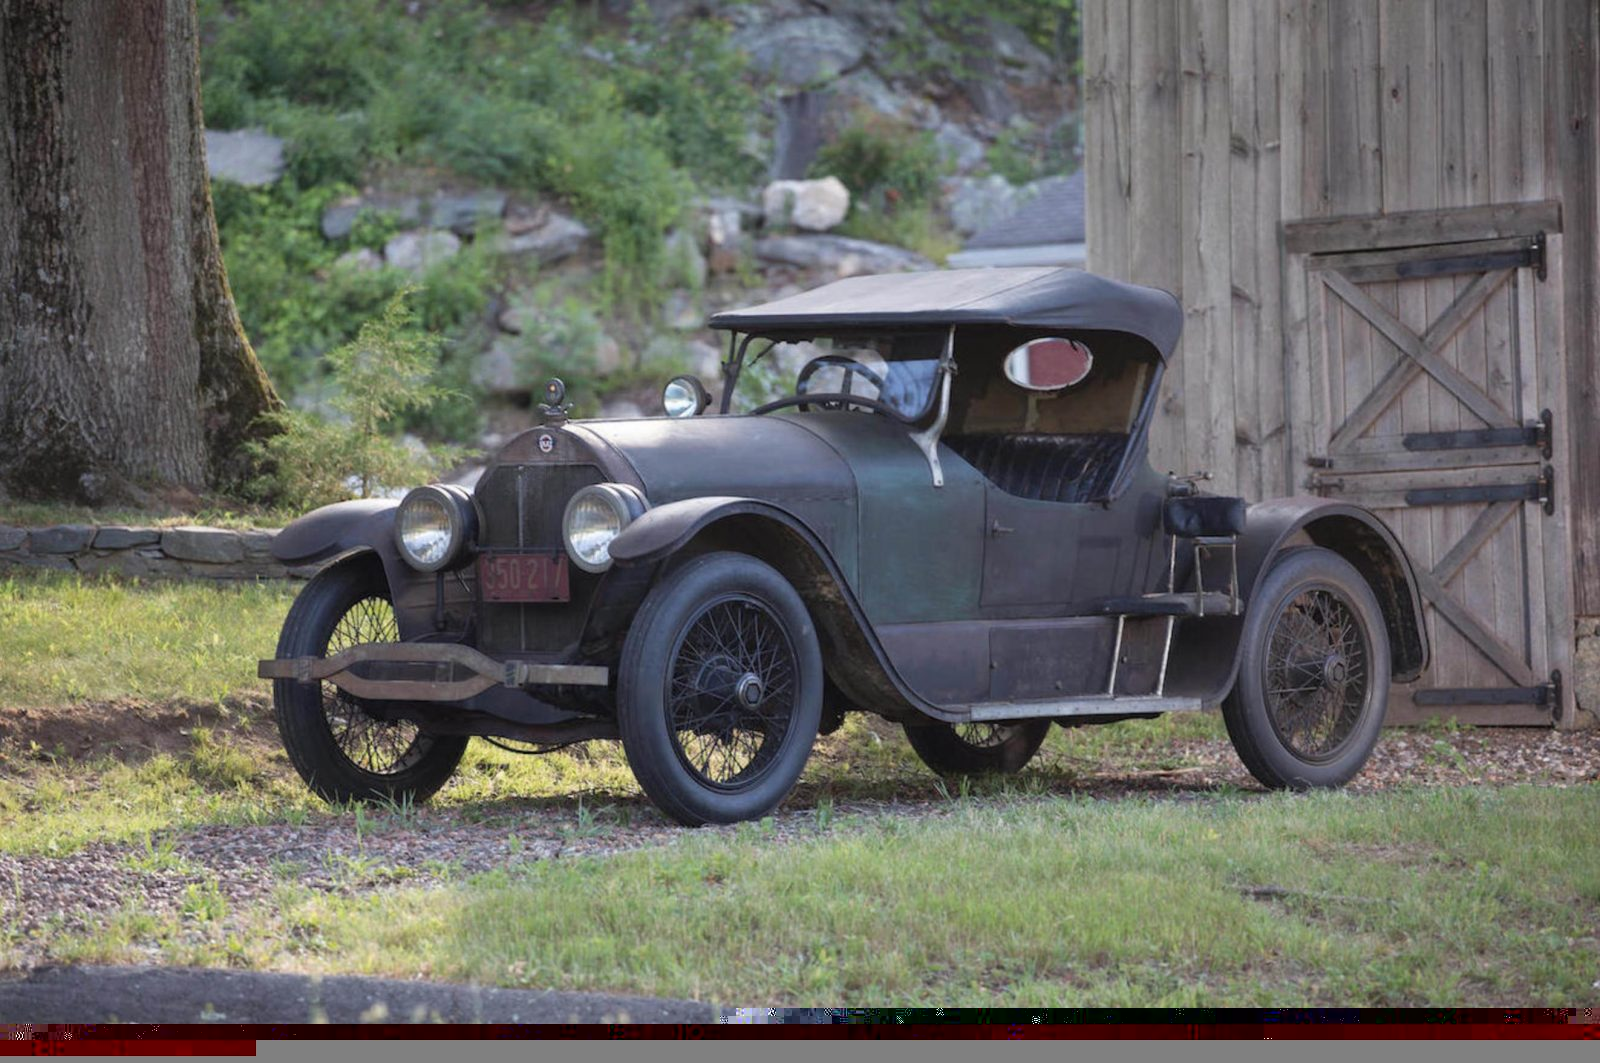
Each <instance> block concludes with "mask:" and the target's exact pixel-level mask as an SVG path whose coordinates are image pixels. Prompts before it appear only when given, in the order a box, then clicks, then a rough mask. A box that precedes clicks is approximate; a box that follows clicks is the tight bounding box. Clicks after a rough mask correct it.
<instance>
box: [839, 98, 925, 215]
mask: <svg viewBox="0 0 1600 1063" xmlns="http://www.w3.org/2000/svg"><path fill="white" fill-rule="evenodd" d="M948 171H949V165H948V164H947V163H946V161H945V159H944V155H943V154H942V153H941V152H940V150H939V145H938V143H937V142H936V141H935V140H934V139H933V134H932V133H929V132H926V131H924V130H917V129H913V128H912V127H910V126H908V125H906V124H905V123H903V122H899V121H896V120H895V119H893V118H889V117H887V116H885V115H881V114H878V113H876V112H873V111H861V112H858V113H857V114H856V115H855V117H854V119H853V120H852V122H851V124H850V125H849V126H847V127H846V128H845V129H844V131H843V132H841V133H840V134H839V135H838V136H837V137H836V138H834V139H833V140H832V141H831V142H829V143H828V144H825V145H823V147H822V150H820V151H819V152H817V158H816V161H815V162H813V163H812V164H811V173H812V175H813V176H815V177H825V176H828V175H830V174H831V175H832V176H834V177H837V178H839V180H841V181H843V182H844V184H845V187H846V188H848V189H850V205H851V209H852V210H855V209H857V208H870V209H872V210H875V211H878V212H881V213H889V212H893V211H896V210H905V209H912V208H916V207H920V206H924V205H926V204H928V203H931V202H933V200H934V198H935V197H936V196H937V195H938V194H939V179H940V178H941V177H943V176H944V175H945V173H947V172H948Z"/></svg>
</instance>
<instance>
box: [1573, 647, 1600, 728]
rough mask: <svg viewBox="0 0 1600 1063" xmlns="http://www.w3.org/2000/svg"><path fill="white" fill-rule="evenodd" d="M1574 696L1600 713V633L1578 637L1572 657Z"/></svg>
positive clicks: (1582, 704) (1584, 705)
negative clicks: (1576, 646)
mask: <svg viewBox="0 0 1600 1063" xmlns="http://www.w3.org/2000/svg"><path fill="white" fill-rule="evenodd" d="M1572 671H1573V673H1574V676H1573V696H1574V697H1576V698H1577V699H1578V705H1579V707H1580V708H1583V709H1585V710H1587V711H1589V712H1593V713H1600V635H1586V636H1584V637H1582V638H1580V639H1578V648H1577V651H1576V652H1575V653H1574V654H1573V658H1572Z"/></svg>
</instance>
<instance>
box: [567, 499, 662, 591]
mask: <svg viewBox="0 0 1600 1063" xmlns="http://www.w3.org/2000/svg"><path fill="white" fill-rule="evenodd" d="M644 510H645V503H644V497H643V496H642V495H640V494H639V492H638V491H636V490H634V489H633V488H631V487H628V486H627V485H625V484H594V485H592V486H590V487H585V488H584V489H583V490H581V491H579V492H578V493H577V494H575V495H573V496H572V498H571V500H570V501H568V502H567V512H566V516H565V517H563V518H562V521H561V529H562V537H563V538H564V539H565V540H566V544H567V556H568V557H570V558H572V563H573V564H574V565H577V566H578V567H579V568H581V569H583V570H584V571H585V572H604V571H605V570H606V569H608V568H610V567H611V540H613V539H615V538H616V537H617V536H618V535H620V534H622V529H623V528H626V527H627V526H628V525H629V524H632V523H633V520H634V518H635V517H637V516H639V515H640V514H641V513H643V512H644Z"/></svg>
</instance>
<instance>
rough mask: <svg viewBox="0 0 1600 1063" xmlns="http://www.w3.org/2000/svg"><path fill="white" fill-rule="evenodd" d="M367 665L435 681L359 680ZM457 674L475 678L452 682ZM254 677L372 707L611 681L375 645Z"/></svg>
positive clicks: (567, 668) (268, 665) (279, 663)
mask: <svg viewBox="0 0 1600 1063" xmlns="http://www.w3.org/2000/svg"><path fill="white" fill-rule="evenodd" d="M369 663H377V664H388V665H394V666H424V667H426V666H432V667H433V668H434V670H435V676H436V678H434V679H431V680H425V679H398V678H384V677H382V676H381V675H380V676H371V675H363V674H361V673H360V667H361V666H362V665H365V664H369ZM457 668H463V669H466V670H467V671H468V672H470V673H471V674H470V675H468V676H466V677H464V678H454V676H455V672H456V669H457ZM380 671H381V670H380ZM256 674H257V675H259V676H260V677H261V678H263V679H294V680H298V681H300V682H312V681H315V680H323V679H326V680H328V681H329V682H330V683H333V684H334V685H335V686H337V687H339V688H340V689H341V690H345V691H348V692H349V693H351V694H353V695H355V696H356V697H358V698H367V699H369V700H374V701H378V700H390V701H465V700H466V699H468V698H471V697H474V696H476V695H478V694H481V693H483V692H484V691H486V690H489V689H490V688H492V687H496V686H508V687H518V688H520V687H524V686H539V685H557V684H563V685H568V686H605V685H606V684H607V683H608V682H609V680H610V669H608V668H605V667H601V666H597V665H570V664H530V663H526V662H521V661H510V662H500V661H497V660H495V659H494V658H493V657H490V656H488V655H487V654H484V653H480V652H479V651H477V650H475V649H473V648H472V647H470V646H460V645H454V644H450V643H427V642H421V643H416V642H373V643H368V644H366V645H363V646H353V647H351V648H350V649H348V650H345V651H344V652H342V653H337V654H335V655H333V656H332V657H294V658H278V659H273V660H264V661H261V662H260V663H259V664H258V665H257V666H256ZM443 677H449V678H443Z"/></svg>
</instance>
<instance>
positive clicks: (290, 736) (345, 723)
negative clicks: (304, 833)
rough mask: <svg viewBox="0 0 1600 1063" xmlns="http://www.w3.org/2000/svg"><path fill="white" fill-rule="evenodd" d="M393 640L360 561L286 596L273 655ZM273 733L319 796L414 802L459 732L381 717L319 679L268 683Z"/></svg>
mask: <svg viewBox="0 0 1600 1063" xmlns="http://www.w3.org/2000/svg"><path fill="white" fill-rule="evenodd" d="M395 641H399V631H398V628H397V627H396V625H395V620H394V606H393V603H392V602H391V600H390V596H389V584H388V581H387V580H386V579H385V578H384V575H383V569H382V568H380V567H379V566H378V565H376V564H366V563H362V562H355V563H347V564H342V565H336V566H335V567H333V568H330V569H325V570H324V571H322V572H319V573H318V574H317V575H316V576H314V577H312V579H311V581H310V582H308V583H307V584H306V585H305V588H304V589H303V590H301V592H300V594H299V596H298V597H297V598H295V600H294V605H293V606H291V607H290V609H289V616H288V618H287V619H286V620H285V621H284V624H283V634H282V635H281V636H280V637H279V639H278V656H279V657H280V658H284V657H327V656H329V655H330V654H331V653H338V652H339V651H340V650H344V649H348V648H350V647H351V646H353V645H358V644H361V643H364V642H395ZM272 700H273V704H274V706H275V708H276V709H277V717H278V733H279V735H280V736H281V737H282V738H283V748H284V749H285V750H286V751H287V752H288V754H289V760H290V762H291V763H293V764H294V767H295V770H296V771H298V772H299V773H300V777H301V778H302V779H304V780H305V781H306V785H308V786H310V787H311V789H312V790H313V791H315V792H316V793H317V794H318V795H319V796H320V797H322V798H323V799H324V800H326V801H330V802H332V803H335V804H343V803H346V802H349V801H367V802H371V801H376V802H380V803H394V802H400V801H407V800H409V801H413V802H416V803H418V804H420V803H421V802H423V801H426V800H427V799H428V798H429V797H432V796H433V794H434V792H435V791H437V790H438V789H439V787H441V786H443V785H444V784H445V782H446V781H448V780H449V778H450V776H451V775H453V774H454V773H455V770H456V765H457V764H459V763H460V762H461V755H462V753H464V752H465V751H466V748H467V738H466V737H465V736H462V735H431V734H428V733H427V732H425V731H423V730H421V729H420V728H419V727H418V726H417V725H416V724H415V723H410V722H407V721H402V720H385V719H382V718H381V717H380V716H378V715H374V714H372V713H369V712H368V711H367V708H368V707H369V706H370V704H371V703H369V702H366V701H364V700H362V699H361V698H357V697H354V696H353V695H350V694H347V693H345V692H344V691H342V690H340V689H339V688H338V687H336V686H334V685H333V684H332V683H329V682H327V681H326V680H324V681H322V682H316V683H302V682H299V681H297V680H293V679H277V680H274V681H273V684H272Z"/></svg>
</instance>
